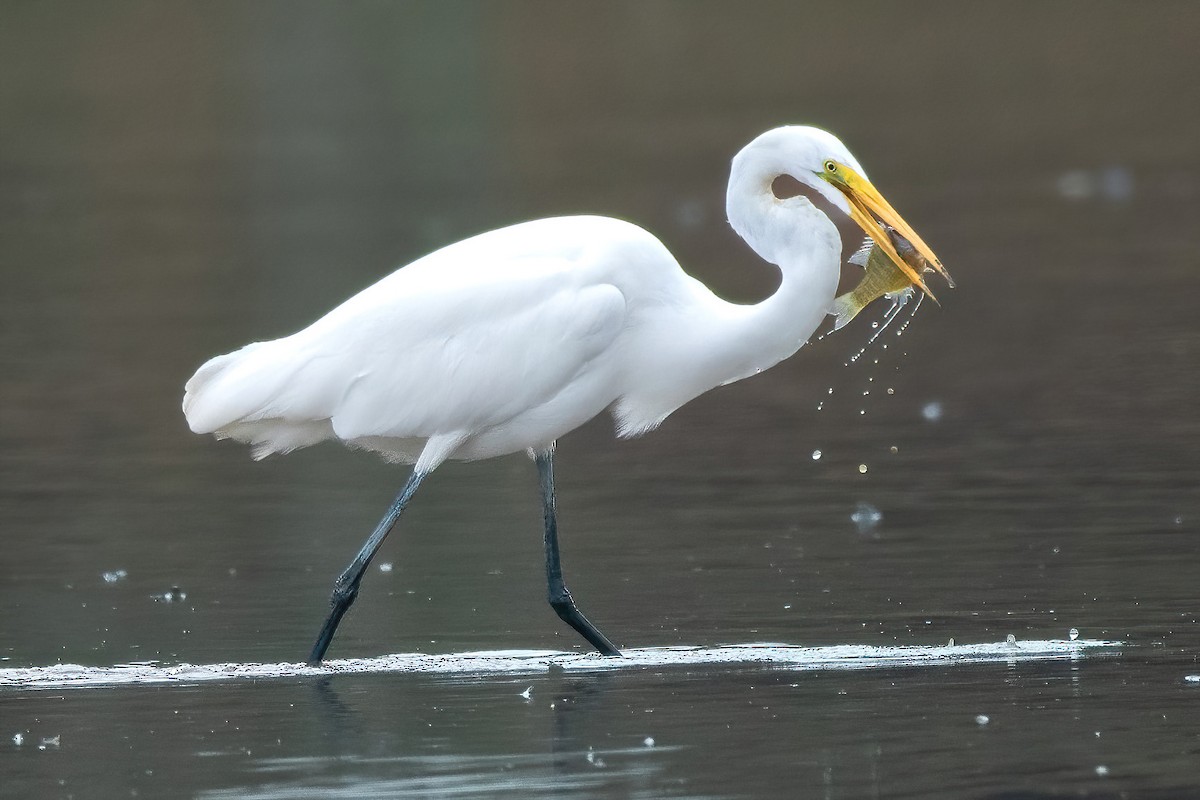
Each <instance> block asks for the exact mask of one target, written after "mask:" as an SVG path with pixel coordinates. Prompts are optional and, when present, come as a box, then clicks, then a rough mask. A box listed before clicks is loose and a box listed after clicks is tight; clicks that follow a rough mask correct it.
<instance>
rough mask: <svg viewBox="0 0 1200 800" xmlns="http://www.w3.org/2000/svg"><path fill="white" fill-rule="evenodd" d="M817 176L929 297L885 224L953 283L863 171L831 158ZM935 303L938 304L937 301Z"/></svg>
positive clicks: (816, 171) (918, 237)
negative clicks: (898, 250)
mask: <svg viewBox="0 0 1200 800" xmlns="http://www.w3.org/2000/svg"><path fill="white" fill-rule="evenodd" d="M839 144H840V143H839ZM843 149H844V148H843ZM815 173H816V175H817V176H818V177H819V178H820V179H821V180H823V181H824V182H826V183H828V184H829V185H831V186H833V187H834V188H835V189H837V190H838V192H839V193H841V194H842V196H844V197H845V199H846V203H847V204H848V206H849V208H848V209H847V213H849V214H850V218H851V219H852V220H854V221H855V222H856V223H858V225H859V227H860V228H862V229H863V230H864V231H865V232H866V234H867V235H868V236H870V237H871V239H873V240H874V241H875V243H876V244H877V245H879V247H880V248H882V249H883V251H884V252H885V253H887V254H888V256H889V257H890V258H891V259H892V261H893V262H895V264H896V266H897V267H899V268H900V269H901V270H902V271H903V272H904V274H905V275H907V276H908V277H909V278H910V279H911V280H912V282H913V283H914V284H915V285H917V286H919V287H920V288H921V290H922V291H923V292H925V294H927V295H929V296H930V297H933V292H931V291H929V287H928V286H926V285H925V280H924V279H923V278H922V277H921V274H920V273H919V272H917V271H916V270H915V269H913V268H912V267H911V266H910V265H909V264H908V262H907V261H905V259H904V258H902V257H901V256H900V253H899V252H897V250H896V244H895V242H893V241H892V237H891V236H889V235H888V234H887V231H886V229H885V228H884V227H883V226H882V225H880V223H881V222H884V223H887V224H888V225H890V226H892V227H893V228H895V229H896V232H897V233H899V234H900V235H901V236H903V237H904V238H905V239H907V240H908V241H909V243H910V244H912V246H913V249H914V250H916V251H917V252H918V253H919V254H920V255H921V256H922V257H924V259H925V260H926V261H927V262H928V263H929V264H930V265H931V266H932V267H933V268H934V269H936V270H937V271H938V272H940V273H941V274H942V276H943V277H945V278H947V279H949V278H950V276H949V274H948V273H947V272H946V269H945V268H944V267H943V266H942V262H941V260H940V259H939V258H938V257H937V256H936V255H934V254H933V251H932V250H931V249H929V245H927V244H925V242H924V241H922V240H921V237H920V236H918V235H917V232H916V231H914V230H913V229H912V227H911V226H910V225H909V224H908V223H907V222H905V221H904V218H903V217H901V216H900V215H899V214H898V213H896V209H894V208H892V206H891V204H890V203H888V201H887V200H884V199H883V195H881V194H880V193H879V190H878V189H876V188H875V187H874V186H872V185H871V182H870V181H869V180H867V178H866V176H865V175H863V174H862V169H861V168H858V169H856V168H855V167H853V166H851V165H850V164H847V163H846V162H844V161H840V160H838V159H837V158H835V157H832V156H830V157H829V158H826V159H825V160H824V161H822V162H821V166H820V168H819V169H818V170H815ZM934 299H935V300H936V299H937V298H934Z"/></svg>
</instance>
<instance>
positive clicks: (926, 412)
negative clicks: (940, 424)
mask: <svg viewBox="0 0 1200 800" xmlns="http://www.w3.org/2000/svg"><path fill="white" fill-rule="evenodd" d="M921 416H922V417H924V418H925V420H926V421H927V422H937V421H938V420H939V419H941V418H942V404H941V403H939V402H937V401H936V400H935V401H933V402H932V403H926V404H925V405H924V407H922V409H921Z"/></svg>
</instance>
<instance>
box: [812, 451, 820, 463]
mask: <svg viewBox="0 0 1200 800" xmlns="http://www.w3.org/2000/svg"><path fill="white" fill-rule="evenodd" d="M820 460H821V451H820V450H813V461H820Z"/></svg>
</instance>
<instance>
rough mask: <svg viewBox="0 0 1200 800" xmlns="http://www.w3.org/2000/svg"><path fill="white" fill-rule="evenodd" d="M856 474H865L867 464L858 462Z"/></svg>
mask: <svg viewBox="0 0 1200 800" xmlns="http://www.w3.org/2000/svg"><path fill="white" fill-rule="evenodd" d="M858 474H859V475H866V474H867V465H866V464H859V465H858Z"/></svg>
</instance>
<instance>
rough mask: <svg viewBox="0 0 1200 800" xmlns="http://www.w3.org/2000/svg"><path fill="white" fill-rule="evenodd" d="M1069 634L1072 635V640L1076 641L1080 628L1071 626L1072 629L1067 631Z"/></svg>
mask: <svg viewBox="0 0 1200 800" xmlns="http://www.w3.org/2000/svg"><path fill="white" fill-rule="evenodd" d="M1067 636H1070V637H1071V641H1072V642H1073V641H1075V640H1076V639H1078V638H1079V628H1071V630H1069V631H1067Z"/></svg>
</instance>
